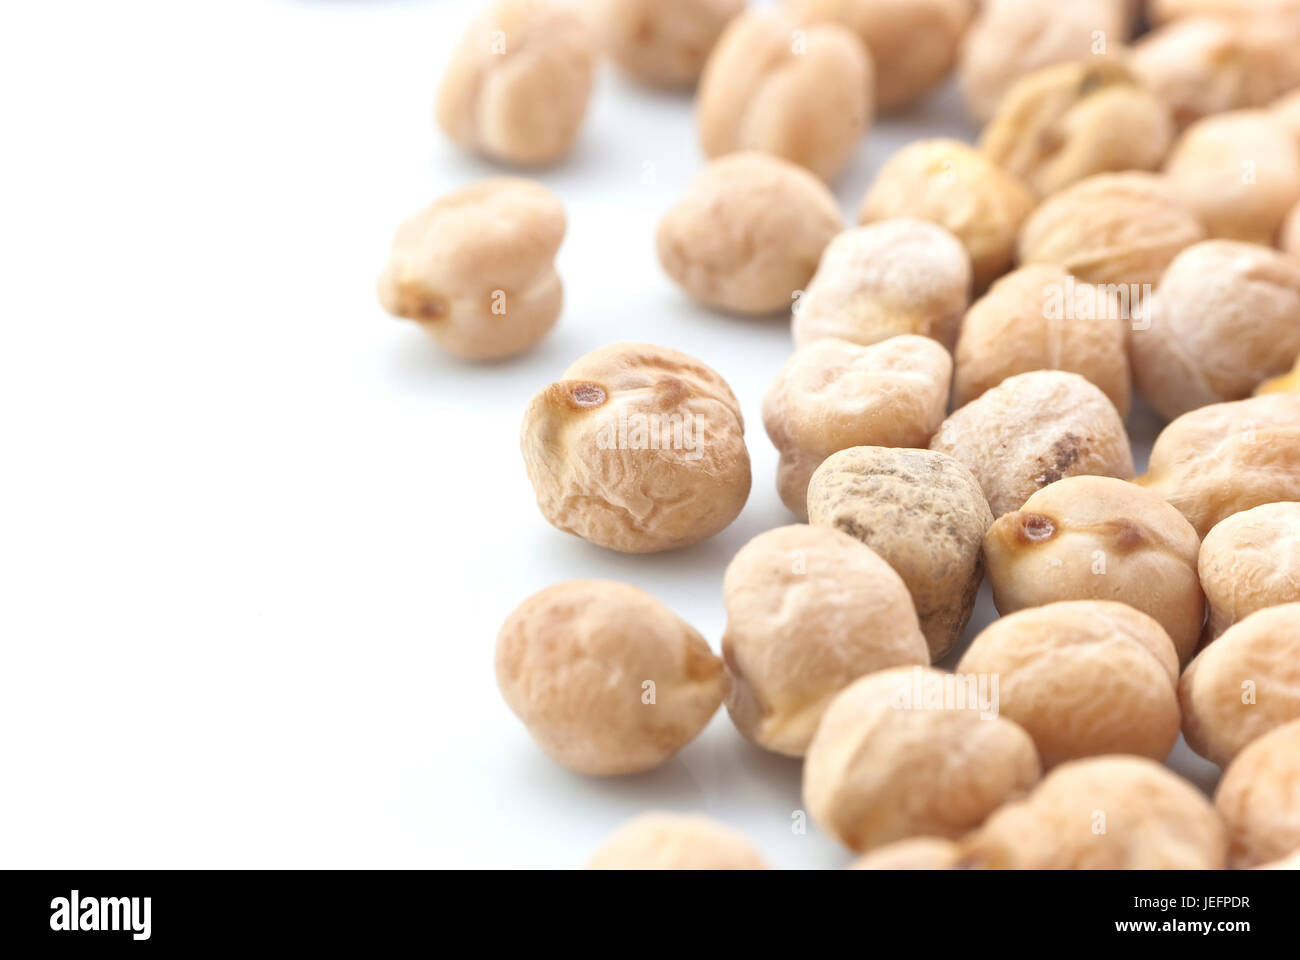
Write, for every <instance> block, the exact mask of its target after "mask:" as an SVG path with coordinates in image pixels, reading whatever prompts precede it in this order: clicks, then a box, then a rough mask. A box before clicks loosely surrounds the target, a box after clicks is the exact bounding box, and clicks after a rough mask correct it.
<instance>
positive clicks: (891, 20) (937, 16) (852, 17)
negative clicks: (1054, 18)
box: [786, 0, 974, 111]
mask: <svg viewBox="0 0 1300 960" xmlns="http://www.w3.org/2000/svg"><path fill="white" fill-rule="evenodd" d="M786 5H787V7H788V8H789V9H790V11H791V12H792V13H794V14H795V15H796V16H798V17H800V18H801V19H803V20H806V21H811V22H814V23H823V22H830V23H838V24H841V25H843V26H845V27H847V28H849V29H850V30H852V31H853V32H854V33H855V34H856V35H857V37H858V39H859V40H860V41H861V42H862V44H863V45H864V46H865V47H866V48H867V49H868V50H870V51H871V57H872V59H873V60H874V61H875V67H876V69H875V74H876V90H875V99H876V104H877V106H879V108H880V109H881V110H888V111H894V110H900V109H902V108H904V107H907V106H910V105H911V104H912V103H915V102H916V101H917V100H919V99H921V98H922V97H924V96H925V95H926V94H928V93H930V92H931V91H932V90H933V89H934V88H935V87H937V86H938V85H939V84H940V83H941V82H942V81H943V78H944V77H946V76H947V75H948V74H949V73H950V72H951V71H952V68H953V66H954V65H955V64H956V62H957V50H958V48H959V47H960V45H961V38H962V34H963V33H964V32H965V30H966V25H967V24H968V23H969V22H970V19H971V14H972V13H973V11H974V5H973V3H972V2H971V0H786Z"/></svg>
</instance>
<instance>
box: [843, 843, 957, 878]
mask: <svg viewBox="0 0 1300 960" xmlns="http://www.w3.org/2000/svg"><path fill="white" fill-rule="evenodd" d="M961 858H962V852H961V847H959V846H957V844H955V843H953V842H952V841H951V840H945V839H943V838H942V837H912V838H911V839H909V840H899V841H897V842H895V843H888V844H885V846H883V847H876V849H874V850H872V851H871V852H870V853H868V854H866V855H865V856H862V857H859V858H858V859H857V860H855V861H854V862H853V863H851V864H849V868H848V869H850V870H955V869H957V868H958V867H959V866H960V865H961Z"/></svg>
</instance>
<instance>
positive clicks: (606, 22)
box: [594, 0, 745, 87]
mask: <svg viewBox="0 0 1300 960" xmlns="http://www.w3.org/2000/svg"><path fill="white" fill-rule="evenodd" d="M594 7H595V14H596V25H597V30H598V33H599V36H600V38H601V40H602V42H603V44H604V48H605V50H607V51H608V53H609V55H610V58H611V59H613V60H614V62H615V63H617V64H618V65H619V67H620V68H621V69H622V70H623V71H624V72H625V73H627V74H628V76H630V77H633V78H635V79H636V80H639V81H640V82H642V83H646V84H649V85H651V86H656V87H689V86H691V85H692V84H694V83H695V81H696V80H698V79H699V76H700V72H701V71H702V70H703V69H704V62H705V60H706V59H708V56H709V51H711V50H712V49H713V45H714V44H715V43H716V42H717V40H718V37H719V36H721V35H722V31H723V29H724V28H725V27H726V26H727V22H728V21H729V20H731V18H732V17H734V16H736V15H737V14H738V13H740V12H741V11H742V10H744V9H745V0H595V4H594Z"/></svg>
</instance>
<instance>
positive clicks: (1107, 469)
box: [930, 370, 1133, 517]
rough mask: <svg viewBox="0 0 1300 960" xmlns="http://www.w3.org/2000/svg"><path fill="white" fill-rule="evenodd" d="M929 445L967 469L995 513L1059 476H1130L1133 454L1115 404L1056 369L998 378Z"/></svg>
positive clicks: (1017, 506)
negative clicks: (1002, 378) (1004, 378)
mask: <svg viewBox="0 0 1300 960" xmlns="http://www.w3.org/2000/svg"><path fill="white" fill-rule="evenodd" d="M930 449H931V450H937V451H938V452H939V453H946V454H948V455H949V456H952V457H955V458H956V459H957V460H960V461H961V462H962V463H963V464H965V465H966V467H967V468H969V470H970V472H971V473H973V474H974V475H975V479H977V480H978V481H979V484H980V489H982V490H983V491H984V496H985V498H986V499H987V500H988V502H989V508H990V509H991V510H992V511H993V516H994V517H1000V516H1002V515H1003V514H1004V513H1010V512H1011V511H1012V510H1018V509H1020V506H1021V504H1023V503H1024V502H1025V501H1026V500H1028V499H1029V497H1030V496H1031V495H1032V494H1033V493H1034V491H1036V490H1038V489H1039V488H1041V487H1045V486H1047V485H1048V484H1049V483H1055V482H1056V481H1057V480H1061V479H1063V478H1064V477H1073V476H1079V475H1081V474H1092V475H1095V476H1102V477H1118V478H1119V479H1121V480H1126V479H1128V478H1130V477H1132V476H1133V452H1132V449H1131V448H1130V447H1129V441H1128V434H1126V433H1125V432H1124V422H1123V421H1122V420H1121V419H1120V416H1119V414H1118V413H1117V412H1116V411H1115V406H1114V404H1112V403H1111V402H1110V401H1109V400H1107V399H1106V395H1105V394H1104V393H1102V392H1101V391H1100V390H1099V389H1097V388H1096V387H1095V386H1093V385H1092V384H1091V383H1089V382H1088V381H1087V380H1085V379H1083V377H1081V376H1079V375H1078V374H1076V373H1065V372H1063V371H1060V370H1037V371H1034V372H1032V373H1021V374H1018V375H1016V376H1014V377H1008V378H1007V379H1006V380H1003V381H1002V382H1001V383H1000V384H998V385H997V386H996V387H994V388H993V389H991V390H989V391H988V392H986V393H984V394H983V395H982V396H981V397H979V399H977V400H973V401H971V402H970V403H968V404H966V406H964V407H962V408H961V409H960V410H958V411H957V412H956V413H954V414H953V415H952V416H950V417H949V418H948V419H947V420H945V421H944V422H943V425H942V426H940V428H939V431H938V433H936V434H935V435H934V438H933V439H932V440H931V441H930Z"/></svg>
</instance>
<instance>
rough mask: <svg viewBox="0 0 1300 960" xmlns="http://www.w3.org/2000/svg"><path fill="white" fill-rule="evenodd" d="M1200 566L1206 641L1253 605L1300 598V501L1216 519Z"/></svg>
mask: <svg viewBox="0 0 1300 960" xmlns="http://www.w3.org/2000/svg"><path fill="white" fill-rule="evenodd" d="M1198 568H1199V571H1200V577H1201V587H1202V588H1203V589H1204V590H1205V597H1206V599H1207V600H1209V602H1210V621H1209V623H1208V624H1207V625H1206V628H1205V629H1206V636H1207V638H1208V639H1210V640H1213V639H1214V638H1215V637H1218V636H1219V635H1220V634H1222V633H1223V631H1225V630H1227V629H1228V628H1229V627H1231V626H1232V625H1233V624H1234V623H1237V622H1238V621H1240V620H1244V619H1246V617H1248V616H1250V615H1251V614H1252V613H1255V612H1256V611H1257V610H1263V609H1265V608H1266V607H1276V606H1279V605H1281V604H1284V603H1297V602H1300V503H1266V504H1263V505H1262V506H1258V507H1253V508H1251V509H1250V510H1243V511H1241V513H1234V514H1233V515H1232V516H1230V517H1228V518H1227V519H1225V520H1222V521H1220V522H1219V523H1217V524H1215V525H1214V529H1212V530H1211V531H1210V532H1209V533H1207V534H1206V535H1205V542H1204V543H1202V544H1201V553H1200V558H1199V563H1198Z"/></svg>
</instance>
